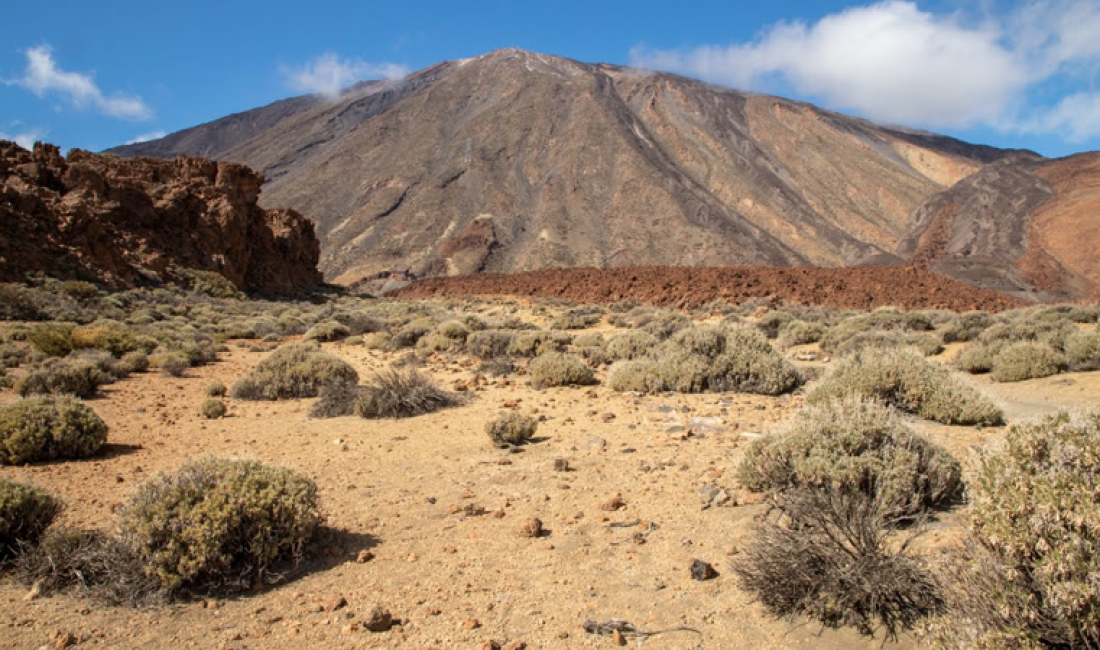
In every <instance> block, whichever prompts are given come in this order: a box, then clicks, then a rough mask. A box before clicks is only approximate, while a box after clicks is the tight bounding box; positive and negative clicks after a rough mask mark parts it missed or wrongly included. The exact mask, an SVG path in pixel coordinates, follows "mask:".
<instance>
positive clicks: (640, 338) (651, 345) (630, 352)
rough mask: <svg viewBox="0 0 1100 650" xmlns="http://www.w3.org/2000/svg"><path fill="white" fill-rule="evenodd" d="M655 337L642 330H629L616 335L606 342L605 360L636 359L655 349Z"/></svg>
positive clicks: (656, 342)
mask: <svg viewBox="0 0 1100 650" xmlns="http://www.w3.org/2000/svg"><path fill="white" fill-rule="evenodd" d="M657 344H658V341H657V337H655V336H653V335H652V334H650V333H649V332H643V331H642V330H629V331H626V332H623V333H621V334H616V335H615V336H613V337H612V338H611V340H609V341H608V342H607V358H608V359H609V360H611V361H618V360H622V359H637V358H638V357H644V356H646V355H648V354H650V353H651V352H655V351H656V348H657Z"/></svg>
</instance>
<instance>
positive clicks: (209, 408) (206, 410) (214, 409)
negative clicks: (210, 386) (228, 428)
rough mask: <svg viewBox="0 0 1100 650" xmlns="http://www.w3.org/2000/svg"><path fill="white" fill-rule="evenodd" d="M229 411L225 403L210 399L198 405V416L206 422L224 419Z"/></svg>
mask: <svg viewBox="0 0 1100 650" xmlns="http://www.w3.org/2000/svg"><path fill="white" fill-rule="evenodd" d="M228 410H229V409H228V408H227V407H226V406H225V402H223V401H221V400H220V399H216V398H210V399H205V400H203V401H202V404H200V405H199V414H201V415H202V416H203V417H204V418H206V419H207V420H217V419H218V418H220V417H224V416H225V414H226V412H227V411H228Z"/></svg>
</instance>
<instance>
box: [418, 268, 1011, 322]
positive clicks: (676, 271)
mask: <svg viewBox="0 0 1100 650" xmlns="http://www.w3.org/2000/svg"><path fill="white" fill-rule="evenodd" d="M397 295H398V296H400V297H402V298H449V297H455V296H490V295H510V296H530V297H535V296H540V297H552V298H563V299H568V300H572V301H575V302H580V303H611V302H616V301H619V300H636V301H639V302H643V303H648V304H653V305H658V306H664V307H676V308H680V309H690V308H694V307H698V306H700V305H704V304H706V303H708V302H711V301H715V300H721V301H725V302H730V303H740V302H743V301H745V300H748V299H750V298H767V299H771V300H773V301H774V302H776V303H786V304H809V305H822V306H826V307H833V308H841V309H868V308H875V307H882V306H895V307H900V308H903V309H925V308H937V309H951V310H954V311H968V310H972V309H983V310H987V311H1000V310H1004V309H1009V308H1012V307H1018V306H1021V305H1023V304H1024V302H1023V301H1021V300H1019V299H1017V298H1014V297H1011V296H1007V295H1005V294H1001V293H997V292H994V291H989V290H986V289H979V288H977V287H974V286H971V285H968V284H966V283H963V282H959V281H958V280H952V279H950V278H947V277H944V276H941V275H936V274H935V273H932V272H931V271H927V270H925V269H921V268H916V267H904V266H861V267H849V268H769V267H722V268H714V267H708V268H687V267H661V266H647V267H632V268H616V269H592V268H581V269H550V270H545V271H530V272H527V273H516V274H513V275H476V276H463V277H450V278H430V279H427V280H421V281H419V282H415V283H413V284H411V285H409V286H408V287H405V288H404V289H402V290H401V291H399V292H398V294H397Z"/></svg>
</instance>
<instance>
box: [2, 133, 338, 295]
mask: <svg viewBox="0 0 1100 650" xmlns="http://www.w3.org/2000/svg"><path fill="white" fill-rule="evenodd" d="M263 181H264V178H263V176H261V175H260V174H257V173H256V172H254V171H252V170H251V169H249V168H247V167H244V166H242V165H237V164H233V163H217V162H212V161H209V160H205V159H202V158H189V157H182V156H181V157H179V158H177V159H175V160H154V159H149V158H137V159H132V160H121V159H119V158H116V157H114V156H101V155H97V154H92V153H88V152H86V151H80V150H73V151H72V152H70V153H69V155H68V158H63V157H62V156H61V154H60V152H59V151H58V149H57V147H54V146H52V145H48V144H36V145H35V148H34V151H27V150H26V149H23V148H22V147H20V146H18V145H16V144H14V143H12V142H4V141H0V280H5V281H12V280H22V279H24V278H25V277H26V274H27V273H30V272H41V273H45V274H46V275H48V276H52V277H58V278H66V279H84V280H91V281H96V282H100V283H103V284H106V285H109V286H115V287H133V286H139V285H149V284H154V285H155V284H159V283H162V282H182V281H184V280H185V276H186V271H187V270H188V269H192V270H199V271H214V272H217V273H219V274H221V275H222V276H224V277H226V278H227V279H228V280H230V281H231V282H232V283H233V284H234V285H236V286H237V287H238V288H239V289H242V290H245V291H255V292H264V293H278V294H289V293H293V292H296V291H299V290H303V289H309V288H312V287H316V286H318V285H319V284H321V282H322V278H321V274H320V272H319V271H318V270H317V261H318V257H319V254H320V253H319V244H318V242H317V238H316V236H315V235H314V230H313V224H312V223H310V222H309V221H308V220H307V219H305V218H304V217H302V216H301V215H300V214H298V213H297V212H294V211H293V210H264V209H262V208H260V207H258V206H257V204H256V200H257V198H258V197H259V194H260V186H261V185H262V184H263Z"/></svg>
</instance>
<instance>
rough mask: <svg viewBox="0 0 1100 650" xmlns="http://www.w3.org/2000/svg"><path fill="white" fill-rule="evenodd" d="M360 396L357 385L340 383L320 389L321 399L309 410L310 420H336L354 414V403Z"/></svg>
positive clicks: (360, 392)
mask: <svg viewBox="0 0 1100 650" xmlns="http://www.w3.org/2000/svg"><path fill="white" fill-rule="evenodd" d="M361 394H362V391H361V390H360V388H359V386H358V385H357V384H352V383H347V382H340V383H335V384H327V385H325V386H322V387H321V398H320V399H319V400H317V401H316V402H315V403H314V404H313V406H311V407H310V408H309V417H311V418H337V417H341V416H345V415H354V414H355V403H356V402H357V401H358V400H359V396H360V395H361Z"/></svg>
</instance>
